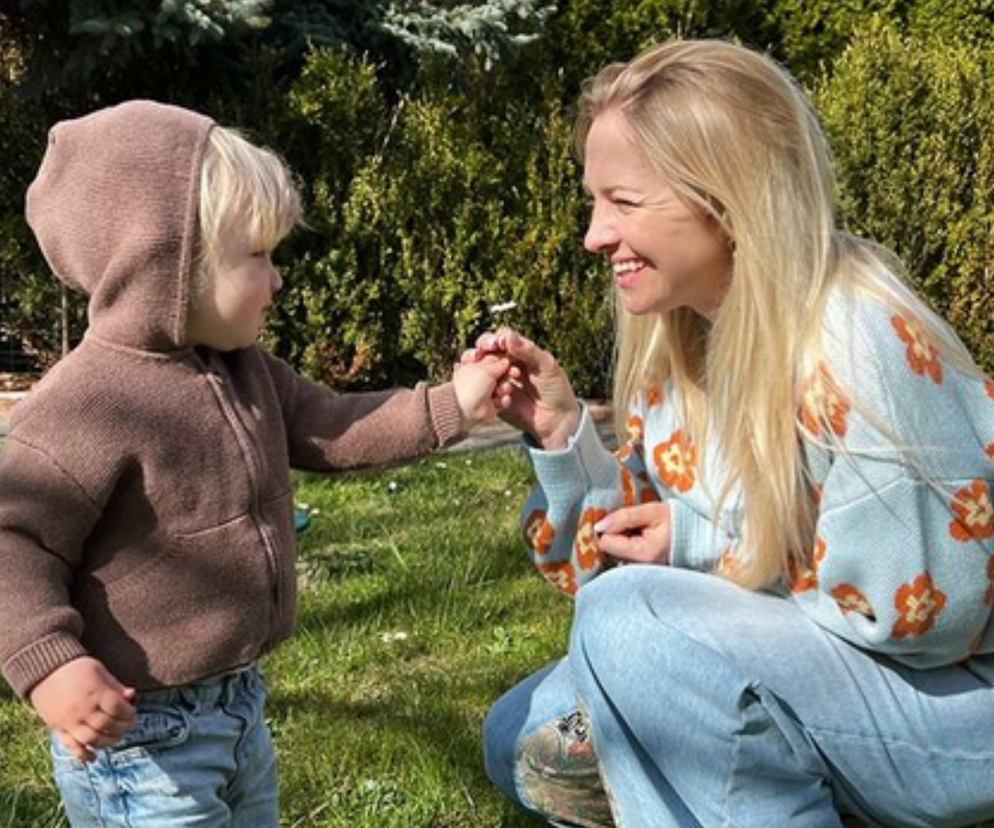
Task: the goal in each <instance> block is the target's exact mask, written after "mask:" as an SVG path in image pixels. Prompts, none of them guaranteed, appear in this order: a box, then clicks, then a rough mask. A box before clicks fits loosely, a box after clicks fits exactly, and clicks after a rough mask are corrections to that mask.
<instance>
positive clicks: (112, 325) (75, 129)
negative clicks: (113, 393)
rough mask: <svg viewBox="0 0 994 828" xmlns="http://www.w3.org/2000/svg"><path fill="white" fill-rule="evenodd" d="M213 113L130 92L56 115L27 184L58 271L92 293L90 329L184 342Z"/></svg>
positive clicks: (31, 219)
mask: <svg viewBox="0 0 994 828" xmlns="http://www.w3.org/2000/svg"><path fill="white" fill-rule="evenodd" d="M213 125H214V122H213V121H212V120H211V119H210V118H207V117H205V116H203V115H200V114H197V113H195V112H191V111H190V110H187V109H181V108H180V107H176V106H170V105H166V104H160V103H155V102H154V101H143V100H137V101H129V102H127V103H122V104H119V105H117V106H113V107H108V108H106V109H101V110H99V111H97V112H94V113H92V114H90V115H86V116H84V117H82V118H76V119H74V120H68V121H62V122H60V123H58V124H56V125H55V126H54V127H53V128H52V129H51V130H50V131H49V135H48V147H47V149H46V151H45V157H44V159H43V160H42V164H41V168H40V169H39V171H38V175H37V177H36V178H35V180H34V182H33V183H32V184H31V186H30V188H29V189H28V194H27V210H26V213H27V218H28V223H29V224H30V225H31V228H32V230H34V233H35V236H36V237H37V239H38V243H39V245H40V246H41V250H42V252H43V253H44V255H45V258H46V260H47V261H48V264H49V266H50V267H51V268H52V270H53V271H54V272H55V274H56V275H57V276H58V277H59V279H61V280H62V281H63V282H65V283H66V284H67V285H69V286H70V287H71V288H73V289H74V290H79V291H82V292H83V293H85V294H86V295H87V296H89V297H90V304H89V323H90V331H91V332H92V333H93V334H95V335H96V336H98V337H100V338H101V339H104V340H107V341H109V342H114V343H116V344H120V345H126V346H129V347H134V348H139V349H142V350H151V351H172V350H176V349H177V348H180V347H182V346H183V340H184V337H185V331H186V317H187V311H188V307H187V306H188V298H189V297H188V294H189V290H190V286H191V281H192V272H193V267H194V260H195V255H196V239H197V236H198V222H197V211H198V204H199V194H200V168H201V162H202V160H203V157H204V153H205V151H206V147H207V137H208V135H209V133H210V130H211V127H212V126H213Z"/></svg>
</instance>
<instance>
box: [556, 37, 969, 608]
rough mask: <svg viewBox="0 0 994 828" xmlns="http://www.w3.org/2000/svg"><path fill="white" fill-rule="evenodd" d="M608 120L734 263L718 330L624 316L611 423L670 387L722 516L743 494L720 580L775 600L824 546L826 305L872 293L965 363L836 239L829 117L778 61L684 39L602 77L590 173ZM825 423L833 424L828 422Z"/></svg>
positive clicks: (948, 338)
mask: <svg viewBox="0 0 994 828" xmlns="http://www.w3.org/2000/svg"><path fill="white" fill-rule="evenodd" d="M607 111H616V112H620V113H621V115H622V116H623V118H624V119H625V122H626V124H627V126H628V127H629V128H630V130H631V133H632V134H633V135H634V137H635V140H636V141H637V143H638V144H639V145H640V146H641V148H642V150H643V152H644V154H645V156H646V158H647V159H648V161H649V163H651V164H652V165H653V167H654V168H655V169H656V170H657V171H658V172H659V174H660V175H661V176H662V177H663V178H664V179H665V180H666V181H667V183H668V184H669V185H670V186H671V187H673V189H674V190H675V191H676V192H677V194H678V195H679V196H680V197H681V198H682V199H683V200H684V201H685V203H686V204H688V205H690V206H691V207H694V208H696V209H698V210H699V211H700V213H701V215H705V216H711V217H712V218H713V219H714V220H715V221H717V222H718V223H719V226H720V227H721V229H722V230H723V231H724V232H725V234H726V235H727V238H728V240H729V244H730V245H731V246H732V248H733V250H734V256H733V265H732V274H731V278H730V282H729V286H728V289H727V292H726V294H725V296H724V298H723V300H722V302H721V305H720V307H719V309H718V312H717V314H716V315H715V316H714V318H713V319H712V320H710V321H708V320H705V319H704V318H702V317H700V316H698V315H697V314H696V313H694V312H693V311H691V310H690V309H689V308H679V309H676V310H673V311H669V312H666V313H658V314H647V315H642V316H633V315H631V314H628V313H627V312H625V310H624V309H623V308H619V309H618V314H617V327H618V331H617V340H616V356H615V372H614V403H615V411H616V412H617V413H618V415H619V417H623V416H624V412H625V411H626V410H627V409H628V407H629V405H630V403H631V401H632V400H633V399H634V398H635V396H636V395H637V393H638V392H639V391H640V390H644V389H647V388H648V387H650V386H652V385H655V384H660V383H663V382H665V381H667V380H670V381H672V382H673V384H674V387H675V389H676V391H677V395H678V398H679V401H680V405H681V408H682V410H681V415H682V417H683V418H684V421H685V427H686V429H687V430H688V432H689V434H690V437H691V439H692V440H693V442H694V444H695V445H697V446H705V445H708V443H709V439H713V440H714V441H715V444H716V445H717V448H718V450H719V453H720V455H721V458H722V461H723V465H724V467H725V468H726V469H727V476H726V478H725V479H724V480H723V481H722V483H721V486H720V489H719V490H718V491H717V492H716V493H715V495H716V509H717V510H720V509H721V507H722V504H723V503H724V502H725V500H726V498H727V497H728V496H729V494H730V492H732V491H733V490H735V489H736V488H737V489H738V491H739V493H740V495H741V501H740V504H739V505H740V506H741V508H742V509H743V521H742V540H741V545H740V548H739V550H738V552H737V554H736V559H735V565H734V566H732V567H728V568H727V569H725V568H723V569H722V571H723V572H724V574H726V575H727V576H728V577H730V578H732V579H733V580H735V581H737V582H738V583H740V584H742V585H743V586H746V587H749V588H760V587H763V586H768V585H770V584H771V583H773V582H774V581H775V580H776V579H777V578H778V577H780V576H781V575H784V574H786V573H788V572H790V571H791V570H792V569H793V568H794V567H795V566H799V565H800V566H803V565H804V564H806V563H807V562H808V560H809V558H810V555H811V550H812V549H813V546H814V522H815V517H816V514H815V506H814V504H813V498H812V492H811V486H810V481H809V480H808V479H807V476H806V473H805V465H804V457H803V448H802V442H803V439H804V437H803V429H802V425H801V421H800V416H799V415H800V407H801V395H802V393H803V387H802V385H803V380H804V378H805V373H806V372H807V371H809V370H810V368H811V367H812V366H814V365H816V364H817V363H818V361H819V358H820V348H821V345H820V338H821V337H820V335H821V329H822V316H823V314H824V312H825V308H826V303H827V299H828V296H829V293H830V292H831V291H833V290H835V289H836V288H842V289H843V290H847V291H850V293H851V294H854V293H855V292H857V291H868V292H870V293H872V294H873V295H874V296H876V297H878V298H881V299H883V300H884V301H886V302H889V303H890V304H892V305H893V306H895V307H897V308H900V309H901V310H902V311H903V312H905V313H908V314H910V315H911V317H912V318H914V319H916V320H918V321H919V323H920V324H923V325H924V326H925V329H926V330H927V331H928V332H929V333H930V335H932V336H933V338H934V340H935V341H936V342H937V344H939V345H940V346H941V347H943V348H944V350H945V352H946V355H947V356H952V357H953V358H954V359H956V361H957V362H962V363H963V364H967V363H969V356H968V355H967V354H966V353H965V349H963V347H962V345H960V344H959V342H958V340H957V339H956V338H955V336H953V335H952V334H951V333H949V332H948V330H947V328H946V327H945V326H944V325H943V324H942V323H941V322H940V321H939V320H938V319H937V318H936V317H934V315H932V314H930V313H929V312H928V310H927V309H925V308H924V306H923V305H922V304H921V303H920V302H919V301H918V300H917V299H916V298H915V297H914V295H913V294H912V293H911V292H910V291H909V290H908V289H907V288H906V287H905V286H904V284H903V283H902V282H901V280H900V279H899V278H898V277H897V276H896V275H895V263H894V262H893V261H892V260H891V257H889V256H888V255H887V253H886V251H882V250H880V249H879V248H878V247H876V246H875V245H873V244H871V243H869V242H865V241H863V240H860V239H857V238H855V237H853V236H851V235H848V234H846V233H844V232H842V231H841V230H840V229H839V228H838V226H837V220H836V210H835V202H836V199H835V192H834V186H835V185H834V176H833V170H832V161H831V157H830V153H829V149H828V147H827V144H826V141H825V139H824V136H823V133H822V130H821V127H820V125H819V122H818V119H817V117H816V114H815V113H814V111H813V109H812V107H811V105H810V103H809V101H808V99H807V97H806V96H805V95H804V93H803V92H802V91H801V90H800V89H799V88H798V87H797V85H796V84H795V82H794V81H793V79H792V78H791V76H790V75H789V74H788V73H787V72H786V71H784V70H783V69H782V68H781V67H780V66H779V65H778V64H776V63H775V62H774V61H772V60H771V59H769V58H768V57H766V56H764V55H762V54H759V53H757V52H754V51H752V50H749V49H747V48H744V47H741V46H737V45H734V44H732V43H727V42H723V41H673V42H668V43H664V44H661V45H659V46H656V47H653V48H651V49H649V50H647V51H646V52H644V53H642V54H641V55H639V56H638V57H637V58H635V59H634V60H633V61H631V62H630V63H627V64H612V65H609V66H607V67H605V68H604V69H603V70H602V71H601V72H600V73H599V74H597V75H596V76H595V77H594V78H592V79H590V80H589V81H588V82H587V84H586V85H585V87H584V89H583V92H582V95H581V98H580V101H579V109H578V115H577V120H576V125H575V133H574V138H575V142H576V147H577V151H578V153H579V154H580V157H581V159H582V157H583V152H584V148H585V144H586V139H587V135H588V133H589V131H590V128H591V125H592V124H593V122H594V120H595V119H596V118H597V117H598V116H599V115H601V114H603V113H605V112H607ZM846 390H847V392H850V393H851V391H852V389H846ZM819 414H820V415H821V416H822V418H823V419H824V421H825V422H826V423H827V422H829V419H830V418H829V412H824V411H823V412H819ZM620 431H621V427H620V420H619V432H620ZM826 431H829V432H830V429H826Z"/></svg>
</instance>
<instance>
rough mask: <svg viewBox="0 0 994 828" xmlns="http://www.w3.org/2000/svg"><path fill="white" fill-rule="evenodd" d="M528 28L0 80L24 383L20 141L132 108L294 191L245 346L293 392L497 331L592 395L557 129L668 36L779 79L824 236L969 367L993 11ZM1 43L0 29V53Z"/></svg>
mask: <svg viewBox="0 0 994 828" xmlns="http://www.w3.org/2000/svg"><path fill="white" fill-rule="evenodd" d="M277 5H282V6H295V7H296V9H297V12H298V13H302V11H303V10H305V9H306V8H311V7H315V8H317V7H318V6H320V7H321V8H323V9H324V11H323V12H322V13H323V14H324V15H325V17H327V16H328V14H330V13H331V12H329V9H330V8H331V7H330V6H328V7H327V8H325V6H326V4H313V3H311V4H306V3H291V2H290V1H289V0H282V2H281V3H280V4H277ZM366 6H368V10H370V13H371V14H373V13H374V12H375V9H374V6H375V4H373V3H367V4H366ZM366 6H364V8H365V7H366ZM504 6H506V9H505V12H507V13H510V11H509V10H512V9H517V11H515V12H514V13H515V14H524V13H526V12H527V11H528V9H533V8H538V7H537V5H535V4H524V3H522V4H521V5H520V6H515V5H514V4H513V3H511V0H504V2H503V5H502V8H503V7H504ZM425 8H428V7H427V6H426V7H425ZM546 14H547V9H546V8H545V7H542V15H543V17H542V20H543V23H544V24H545V35H544V36H542V37H539V38H537V39H536V38H532V37H525V38H519V40H520V41H521V43H520V44H519V45H520V48H517V50H516V51H515V52H514V54H508V55H506V56H504V57H501V59H500V60H499V61H496V62H495V60H494V59H492V53H491V52H487V51H486V50H484V52H476V51H473V50H472V48H471V47H472V44H469V46H467V48H469V51H468V52H465V53H462V57H461V58H460V59H459V60H458V61H456V63H453V60H452V58H451V56H450V55H448V54H447V53H446V51H445V49H442V48H437V49H435V50H434V51H432V49H427V50H425V51H422V52H418V44H417V38H415V37H413V36H412V37H411V38H409V42H408V41H405V44H404V48H407V49H411V50H413V52H412V54H413V55H414V58H413V62H412V63H410V64H409V65H408V66H407V68H406V69H403V68H398V67H399V64H398V58H397V51H396V49H394V50H393V51H391V52H390V56H391V57H390V60H389V61H387V60H385V59H383V60H381V59H380V58H378V57H377V56H376V55H373V54H369V53H367V52H364V51H362V50H360V49H356V48H351V49H350V48H348V45H347V44H343V43H340V42H336V43H324V44H323V45H322V44H321V43H320V42H313V41H312V44H311V46H310V48H309V49H307V50H306V51H303V52H298V51H293V52H292V54H293V58H292V60H291V59H289V58H288V54H289V52H288V51H287V50H288V48H289V47H287V46H286V44H283V45H282V46H281V45H280V43H278V42H276V41H274V40H273V39H272V38H270V40H266V39H265V38H264V37H263V36H262V35H259V34H255V35H252V36H248V35H245V34H244V33H243V34H242V35H240V36H239V37H240V39H238V40H236V41H232V42H231V43H230V44H229V46H228V48H229V50H230V51H228V52H224V53H223V55H220V56H219V55H218V54H216V53H215V52H216V50H217V49H220V48H221V47H220V46H217V47H216V48H215V51H212V52H210V55H211V57H210V60H209V62H208V63H207V65H209V66H210V68H211V77H210V78H209V80H210V82H207V80H208V79H205V78H202V77H200V76H198V74H197V72H196V71H195V70H193V69H190V68H189V67H188V68H187V69H186V71H185V72H184V73H183V74H182V75H181V77H183V78H186V79H187V81H188V82H185V83H184V84H182V85H181V86H182V88H180V86H177V85H176V81H175V78H176V77H177V75H176V73H175V71H173V70H172V68H171V67H169V66H164V67H161V69H160V70H158V74H155V72H156V70H155V67H154V64H149V63H148V62H147V61H146V62H145V63H143V64H142V70H141V71H142V72H144V73H146V74H144V75H140V74H138V73H137V72H136V73H131V74H129V73H128V72H126V71H123V70H122V71H120V72H119V73H118V75H116V76H115V77H116V78H117V80H116V81H115V83H116V84H117V85H116V86H114V87H113V89H108V90H99V89H98V90H96V91H93V90H91V91H89V92H87V93H86V94H85V95H84V94H79V93H77V94H75V96H73V95H70V94H69V93H68V92H66V93H59V92H58V91H55V92H52V93H50V94H48V95H45V96H41V97H35V98H34V99H32V98H26V97H24V96H20V95H17V94H15V92H16V90H17V86H18V77H17V71H16V66H17V62H16V61H13V62H11V61H8V62H7V64H6V65H7V66H8V67H11V66H13V67H15V68H14V69H10V70H9V71H8V75H7V76H4V77H2V78H0V118H2V119H3V123H4V130H3V131H2V132H0V176H2V182H0V183H2V187H0V229H2V231H3V236H2V238H0V294H4V295H5V296H7V297H8V298H9V297H10V296H11V295H12V296H13V299H14V300H15V302H17V303H18V308H17V313H16V314H13V313H10V312H8V313H7V314H6V315H5V316H4V318H3V319H0V325H2V326H3V327H4V328H5V329H6V330H14V332H15V333H18V334H20V335H23V336H25V337H26V338H27V341H28V342H29V344H30V345H31V346H32V347H34V349H35V350H36V351H37V352H38V353H39V354H40V356H41V361H42V363H43V364H47V362H49V361H51V359H53V358H55V357H56V356H57V337H56V336H54V335H52V334H50V333H49V332H51V331H55V330H56V325H55V323H54V320H55V319H56V318H57V316H56V314H57V311H58V304H59V303H58V295H57V292H56V291H54V289H53V284H52V282H51V279H50V278H49V277H48V275H47V273H46V272H45V268H44V265H43V264H42V263H41V260H40V257H39V256H38V254H37V250H36V249H35V248H34V245H33V242H32V240H31V237H30V234H29V233H28V231H27V229H26V227H25V226H24V223H23V190H24V188H25V187H26V186H27V182H28V181H29V180H30V177H31V175H32V174H33V172H34V169H35V168H36V166H37V162H38V160H39V159H40V153H41V149H42V147H43V142H44V132H45V130H47V128H48V126H49V125H50V123H51V121H53V120H55V119H56V118H57V117H64V116H65V115H67V114H70V115H71V114H76V113H78V112H80V111H85V110H86V109H88V108H92V107H93V106H94V105H96V103H97V102H99V103H110V102H113V100H115V99H120V98H122V97H127V96H135V95H136V94H145V95H147V96H149V97H160V99H171V100H177V101H178V102H181V103H184V104H186V105H189V106H195V107H198V108H201V109H203V110H204V111H207V112H209V113H211V114H213V115H215V116H216V117H218V119H219V120H221V121H222V122H224V123H234V124H239V125H241V126H242V127H244V128H246V129H247V131H248V132H249V133H250V135H252V137H255V138H257V139H258V140H260V141H261V142H263V143H266V144H268V145H270V146H272V147H274V148H275V149H277V150H278V151H280V152H282V153H283V154H284V155H285V157H286V158H287V159H288V161H289V162H290V164H291V166H293V167H294V169H295V170H297V172H298V173H299V175H300V178H301V181H302V184H303V186H304V189H305V192H306V195H307V221H308V225H309V226H308V228H307V229H304V230H302V231H300V232H298V233H297V234H296V235H295V236H293V237H292V238H291V239H290V240H288V242H287V243H286V244H285V245H284V247H283V248H282V249H281V250H280V251H279V254H278V255H279V260H280V261H279V263H280V265H281V266H282V269H283V274H284V281H285V286H284V289H283V293H282V296H281V299H280V301H279V303H278V306H277V308H276V310H275V312H274V314H273V318H272V320H271V324H270V325H269V327H268V329H267V333H266V337H267V340H268V343H269V344H270V345H271V346H272V347H273V348H274V350H276V351H277V352H278V353H279V354H281V355H282V356H285V357H286V358H287V359H289V360H290V361H291V362H293V363H294V364H295V365H297V366H298V367H300V368H302V369H303V370H304V371H306V372H307V373H308V374H311V375H313V376H315V377H318V378H320V379H323V380H326V381H328V382H330V383H333V384H334V385H336V386H338V387H340V388H343V389H345V388H371V387H382V386H384V385H389V384H395V383H408V382H411V381H413V380H416V379H421V378H424V377H428V378H431V379H440V378H442V377H444V376H446V375H447V374H448V373H449V371H450V370H451V366H452V364H453V362H454V361H455V360H456V359H458V356H459V353H460V351H461V349H462V348H463V347H465V346H467V345H468V344H470V343H471V342H472V341H473V339H474V338H475V337H476V336H477V335H478V334H479V333H480V332H482V331H483V330H486V329H487V328H489V327H491V326H492V325H494V324H497V323H501V322H504V321H506V322H508V323H510V324H513V325H515V326H517V327H519V328H520V329H521V330H522V331H523V332H525V333H526V334H527V335H530V336H532V337H534V338H536V339H537V340H538V341H539V342H541V343H542V344H544V345H546V346H548V347H549V348H550V349H551V350H552V351H553V352H554V353H556V354H557V356H558V357H559V358H560V359H561V361H562V363H563V364H564V366H565V367H566V369H567V371H569V373H570V375H571V376H572V377H573V379H574V382H575V384H576V386H577V389H578V391H579V392H580V393H582V394H586V395H592V396H601V395H606V394H607V393H608V389H609V385H610V382H609V378H608V376H607V373H608V369H609V364H610V354H611V347H612V346H611V342H612V338H613V332H612V326H611V309H610V307H609V297H610V280H609V277H608V274H607V271H606V268H605V265H604V264H603V262H599V261H597V260H594V259H592V258H591V257H589V256H587V254H586V253H585V252H584V251H583V249H582V237H583V232H584V230H585V224H586V221H587V213H588V208H587V205H586V203H585V198H584V196H583V194H582V191H581V189H580V175H581V171H580V170H579V168H578V166H577V163H576V161H575V159H574V158H573V157H572V149H571V141H570V118H571V107H572V104H573V101H574V100H575V97H576V93H577V90H578V86H579V83H580V81H581V79H582V78H583V77H584V76H586V75H587V74H589V73H591V72H593V71H595V70H596V69H597V68H598V67H599V66H600V65H603V63H605V62H607V61H610V60H617V59H624V58H627V57H630V56H631V55H633V54H634V53H635V52H636V51H638V50H639V49H640V48H643V47H644V46H646V45H648V44H649V43H650V42H653V41H655V40H661V39H664V38H667V37H671V36H674V35H679V34H683V35H686V36H692V37H694V36H708V37H728V38H734V39H738V40H740V41H741V42H744V43H746V44H748V45H751V46H755V47H760V48H768V49H770V50H771V51H772V52H773V54H774V55H775V56H776V57H778V58H779V59H781V60H782V61H784V62H785V63H786V65H787V66H788V67H789V68H791V69H792V70H793V71H794V72H795V74H796V75H797V76H798V77H799V78H800V80H801V82H802V83H803V84H804V85H805V86H806V87H807V88H809V89H810V90H811V92H812V94H813V97H814V100H815V103H816V106H817V107H818V109H819V111H820V113H821V114H822V117H823V120H824V123H825V127H826V130H827V132H828V134H829V137H830V140H831V143H832V145H833V147H834V150H835V153H836V158H837V164H838V168H839V172H840V179H841V192H840V198H841V204H842V210H843V215H844V217H845V220H846V222H847V223H848V225H849V226H850V227H851V229H853V230H854V231H856V232H858V233H861V234H864V235H867V236H870V237H873V238H875V239H877V240H879V241H881V242H882V243H884V244H886V245H888V246H890V247H892V248H894V249H895V250H896V251H897V252H898V254H899V255H901V257H902V258H903V259H904V261H905V262H906V264H907V266H908V269H909V273H910V278H911V279H912V281H913V282H914V283H915V284H916V286H917V287H918V288H919V289H920V290H921V292H922V293H923V294H924V295H925V296H926V298H927V299H928V300H929V301H930V302H931V303H932V304H933V306H934V307H935V308H936V309H937V310H938V311H939V312H940V313H942V314H944V315H945V316H946V317H947V318H948V319H949V320H950V321H951V322H952V323H953V325H954V326H955V327H956V328H957V329H958V330H959V332H960V333H961V334H962V336H963V337H964V339H965V340H966V341H967V343H968V344H969V346H970V347H971V349H972V350H973V352H974V353H975V355H976V356H977V358H978V360H979V361H980V362H981V363H982V364H983V365H984V366H985V367H986V368H988V369H989V370H990V369H992V368H994V339H992V322H991V320H992V317H994V314H992V310H994V308H992V307H991V302H992V299H991V297H990V295H989V294H990V291H989V286H988V282H989V278H988V277H989V275H990V274H991V272H992V268H994V249H992V244H994V243H992V238H994V234H992V232H991V230H992V222H994V206H992V203H991V202H992V196H991V182H992V181H994V178H992V173H994V169H992V166H994V145H992V142H994V128H992V127H994V123H992V122H994V94H992V92H994V89H992V85H994V74H992V72H991V69H992V66H991V63H992V60H994V57H992V55H994V37H992V34H991V32H992V31H994V26H992V21H994V2H992V0H980V2H977V1H976V0H959V2H955V1H952V2H950V1H947V0H848V2H846V3H842V4H839V3H835V2H832V0H812V2H800V0H782V2H771V1H770V0H765V2H764V1H761V0H724V2H721V3H715V2H712V1H711V0H708V1H707V2H705V0H642V2H638V3H632V4H612V5H610V6H608V7H605V6H604V4H600V3H596V2H594V0H576V2H571V3H569V4H560V8H559V10H558V11H557V12H556V13H555V14H554V15H553V16H552V17H550V18H548V20H547V21H546V20H545V17H544V16H545V15H546ZM290 19H291V18H289V17H288V18H286V20H290ZM292 19H293V20H294V21H298V20H301V19H302V18H300V17H299V16H298V17H294V18H292ZM446 19H447V20H448V19H449V18H446ZM452 19H453V20H454V19H455V18H452ZM322 20H323V18H322ZM277 22H279V21H277ZM274 25H275V24H274ZM295 25H296V24H295ZM322 25H323V24H322ZM312 28H313V27H312ZM532 28H535V27H534V26H533V27H532ZM283 29H287V25H286V21H285V20H284V21H283ZM431 31H432V32H435V29H432V30H431ZM465 31H469V30H468V29H467V30H465ZM488 31H489V34H488V35H487V36H488V37H492V35H493V31H494V29H493V27H491V28H490V29H489V30H488ZM460 36H462V35H460ZM432 37H433V38H434V37H435V34H433V35H432ZM436 39H437V38H436ZM9 42H10V40H9V38H7V39H5V38H4V37H3V17H2V15H0V50H2V49H3V48H4V44H5V43H9ZM295 42H296V41H295ZM432 42H433V43H434V42H435V41H434V40H433V41H432ZM222 45H223V44H222ZM435 45H436V46H437V45H438V44H435ZM296 48H297V47H296V46H294V49H296ZM433 48H434V47H433ZM174 52H175V50H174ZM5 54H6V53H5ZM150 67H151V68H150ZM120 68H121V67H119V69H120ZM402 78H404V79H406V80H403V82H401V80H400V79H402ZM95 82H98V79H96V81H95ZM159 93H161V94H159ZM12 285H13V286H14V287H13V289H12V288H11V286H12ZM509 300H513V301H515V302H516V303H517V308H516V309H515V310H514V311H513V312H511V314H509V315H508V316H506V317H500V318H496V319H495V318H494V317H493V316H492V314H491V313H490V310H489V308H490V307H491V306H492V305H494V304H496V303H500V302H505V301H509ZM80 309H81V306H80V305H79V304H78V303H77V304H76V305H75V306H74V314H75V315H74V317H73V318H74V320H75V328H74V331H73V334H74V336H75V337H78V336H79V334H80V332H81V330H82V325H83V317H82V315H81V313H80Z"/></svg>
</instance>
